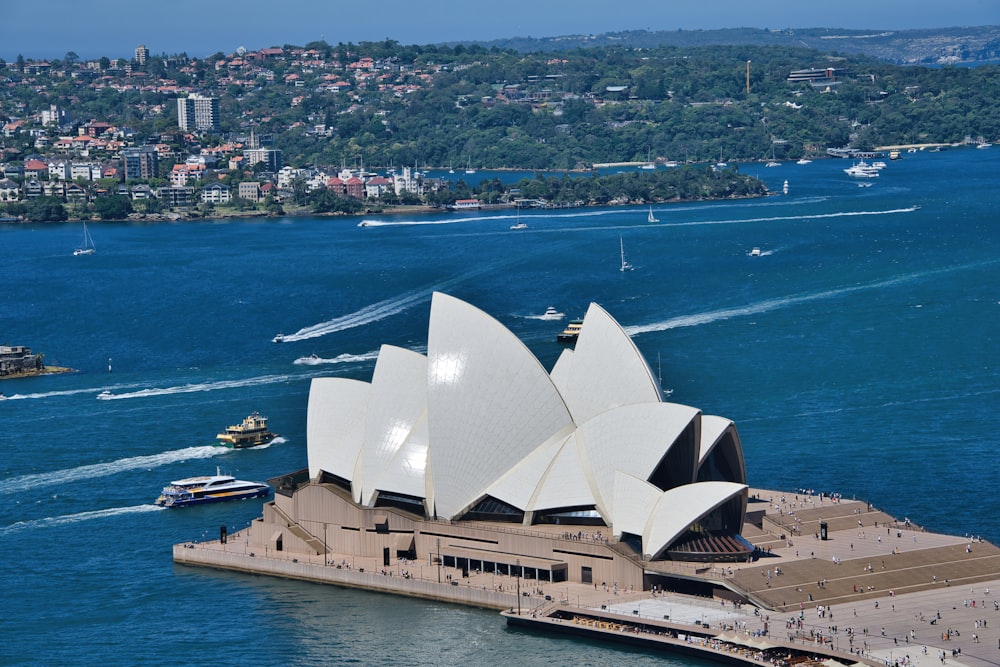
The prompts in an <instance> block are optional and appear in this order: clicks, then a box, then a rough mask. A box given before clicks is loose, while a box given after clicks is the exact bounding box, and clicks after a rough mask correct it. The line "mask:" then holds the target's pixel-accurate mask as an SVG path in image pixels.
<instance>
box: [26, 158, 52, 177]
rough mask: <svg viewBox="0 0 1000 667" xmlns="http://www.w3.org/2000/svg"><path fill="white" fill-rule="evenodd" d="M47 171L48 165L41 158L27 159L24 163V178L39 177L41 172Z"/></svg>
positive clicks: (45, 172)
mask: <svg viewBox="0 0 1000 667" xmlns="http://www.w3.org/2000/svg"><path fill="white" fill-rule="evenodd" d="M47 173H49V165H47V164H45V163H44V162H42V161H41V160H28V161H27V162H25V163H24V176H25V178H41V177H42V174H47Z"/></svg>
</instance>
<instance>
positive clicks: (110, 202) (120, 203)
mask: <svg viewBox="0 0 1000 667" xmlns="http://www.w3.org/2000/svg"><path fill="white" fill-rule="evenodd" d="M94 210H95V211H96V212H97V215H99V216H101V220H124V219H125V218H126V217H128V214H129V213H131V212H132V200H131V199H129V198H128V197H125V196H122V195H112V196H110V197H98V198H97V199H95V200H94Z"/></svg>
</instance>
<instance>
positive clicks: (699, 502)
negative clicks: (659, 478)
mask: <svg viewBox="0 0 1000 667" xmlns="http://www.w3.org/2000/svg"><path fill="white" fill-rule="evenodd" d="M746 488H747V487H746V485H745V484H736V483H734V482H697V483H694V484H687V485H685V486H679V487H677V488H674V489H670V490H669V491H665V492H664V493H663V495H661V496H660V498H659V500H658V501H657V502H656V505H655V506H654V507H653V510H652V512H650V514H649V519H648V520H647V522H646V527H645V529H644V530H643V533H642V551H643V553H647V554H652V555H653V556H654V557H656V556H657V555H659V553H660V552H661V551H663V549H665V548H667V547H669V546H670V544H671V542H673V541H674V540H676V539H677V538H678V537H680V536H681V535H682V534H683V533H684V531H686V530H687V528H688V526H690V525H691V524H692V523H694V522H695V521H697V520H698V519H700V518H701V517H703V516H705V515H706V514H708V513H709V512H711V511H712V510H714V509H715V508H716V507H719V506H720V505H722V504H723V503H724V502H726V501H727V500H729V499H730V498H732V497H733V496H735V495H737V494H740V493H743V492H744V491H745V490H746Z"/></svg>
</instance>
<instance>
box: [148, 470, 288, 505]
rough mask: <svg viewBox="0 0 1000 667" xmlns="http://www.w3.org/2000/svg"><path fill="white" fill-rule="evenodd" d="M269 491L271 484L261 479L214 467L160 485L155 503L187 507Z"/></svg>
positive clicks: (263, 493)
mask: <svg viewBox="0 0 1000 667" xmlns="http://www.w3.org/2000/svg"><path fill="white" fill-rule="evenodd" d="M270 494H271V487H270V486H268V485H267V484H264V483H263V482H247V481H244V480H241V479H236V478H235V477H233V476H232V475H223V474H222V472H221V471H220V470H219V469H218V468H216V469H215V474H214V475H202V476H200V477H187V478H185V479H178V480H175V481H173V482H170V485H169V486H165V487H163V491H162V492H161V493H160V497H159V498H157V499H156V504H157V505H159V506H160V507H187V506H189V505H204V504H207V503H219V502H225V501H227V500H245V499H247V498H265V497H267V496H269V495H270Z"/></svg>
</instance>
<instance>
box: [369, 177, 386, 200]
mask: <svg viewBox="0 0 1000 667" xmlns="http://www.w3.org/2000/svg"><path fill="white" fill-rule="evenodd" d="M391 187H392V181H390V180H389V179H388V178H385V177H384V176H375V177H374V178H370V179H368V181H367V182H366V183H365V196H367V197H369V198H370V199H375V198H377V197H381V196H382V194H383V193H385V192H386V191H387V190H389V188H391Z"/></svg>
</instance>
